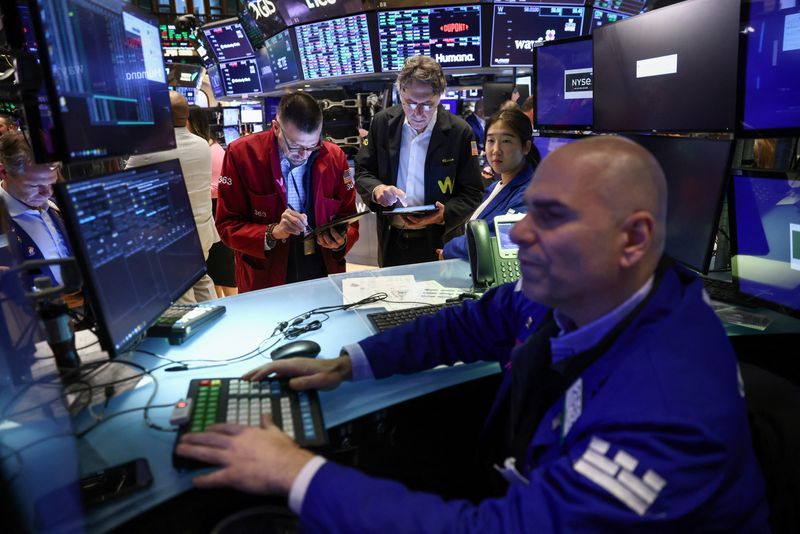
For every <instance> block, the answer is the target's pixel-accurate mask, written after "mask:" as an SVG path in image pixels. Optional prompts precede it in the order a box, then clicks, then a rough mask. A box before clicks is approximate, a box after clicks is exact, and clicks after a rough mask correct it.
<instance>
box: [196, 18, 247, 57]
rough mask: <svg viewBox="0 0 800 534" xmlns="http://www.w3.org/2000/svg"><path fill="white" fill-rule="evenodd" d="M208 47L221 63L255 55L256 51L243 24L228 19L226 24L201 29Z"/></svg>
mask: <svg viewBox="0 0 800 534" xmlns="http://www.w3.org/2000/svg"><path fill="white" fill-rule="evenodd" d="M200 31H202V32H203V35H204V36H205V40H206V43H208V47H209V48H210V49H211V52H213V54H214V56H215V57H216V58H217V61H218V62H220V63H223V62H227V61H233V60H236V59H247V58H252V57H255V55H256V54H255V51H254V50H253V46H252V45H251V44H250V41H249V40H248V39H247V34H246V33H245V31H244V28H242V24H241V23H240V22H239V21H238V20H237V21H228V22H227V23H225V24H219V25H214V26H204V27H203V28H201V29H200Z"/></svg>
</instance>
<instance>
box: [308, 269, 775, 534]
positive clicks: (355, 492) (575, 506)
mask: <svg viewBox="0 0 800 534" xmlns="http://www.w3.org/2000/svg"><path fill="white" fill-rule="evenodd" d="M512 289H513V287H512V286H509V285H506V286H501V287H500V288H498V289H497V290H495V291H493V292H491V293H487V295H486V296H485V297H484V298H483V299H481V300H480V301H478V302H468V303H466V304H465V305H464V306H462V307H459V308H450V309H445V310H443V311H442V312H439V313H438V314H436V315H434V316H431V317H430V318H427V319H422V320H418V321H417V322H416V323H413V324H410V325H407V326H404V327H400V328H399V329H395V330H394V331H392V332H391V333H384V334H379V335H376V336H373V337H371V338H369V339H367V340H364V341H363V342H361V346H362V347H363V349H364V350H365V352H366V354H367V357H368V358H369V359H370V363H371V365H372V368H373V371H374V372H375V375H376V376H377V377H384V376H388V375H390V374H393V373H410V372H413V371H416V370H421V369H425V368H429V367H433V366H434V365H438V364H442V363H445V364H447V363H453V362H454V361H455V360H456V359H460V360H464V361H475V360H479V359H492V358H490V356H489V355H492V354H495V355H500V360H501V362H503V361H506V362H507V361H508V355H509V352H510V351H511V350H512V346H513V343H514V339H515V338H518V337H520V335H521V334H522V335H523V336H524V335H525V332H527V331H528V330H532V329H535V328H536V325H537V324H539V322H541V320H542V318H543V317H544V314H545V312H546V309H545V308H543V307H540V306H536V305H534V304H529V305H524V304H523V303H521V299H520V295H519V293H517V294H514V293H513V291H512ZM654 291H655V293H654V294H653V295H652V296H651V298H650V299H649V300H648V301H647V302H646V304H645V305H644V307H643V308H642V309H641V311H640V313H639V314H638V315H637V316H636V317H635V318H634V319H633V320H632V322H631V323H630V324H629V325H628V327H627V328H626V329H625V330H624V331H623V332H622V333H621V334H620V335H619V336H618V337H617V338H616V340H615V341H614V342H613V344H612V345H611V347H610V348H609V350H608V351H607V352H606V353H605V354H603V356H601V357H600V359H599V360H597V361H595V363H594V364H592V365H591V366H590V367H589V368H588V369H586V370H585V371H584V372H583V374H582V375H581V377H580V379H579V380H578V381H576V384H577V383H578V382H580V384H581V385H582V387H581V388H580V391H581V394H580V395H577V396H576V395H575V390H576V388H575V387H574V386H575V385H573V387H570V388H569V389H568V390H567V393H566V394H565V396H564V397H562V399H561V400H560V401H559V402H556V403H555V404H554V405H553V406H552V407H551V408H550V409H549V410H548V411H547V412H546V413H545V416H544V417H543V418H542V420H541V422H540V423H539V425H538V427H537V429H536V430H535V432H534V437H533V439H532V441H531V449H536V450H537V451H538V454H537V456H536V458H537V460H536V462H535V465H532V466H530V467H529V468H528V469H521V471H522V474H523V475H524V476H525V477H526V478H527V479H528V483H525V482H522V481H518V482H514V483H511V484H510V485H509V488H508V491H507V493H506V495H505V496H504V497H502V498H495V499H487V500H484V501H483V502H481V503H480V504H479V505H473V504H471V503H469V502H467V501H461V500H453V501H444V500H443V499H441V498H440V497H438V496H436V495H432V494H427V493H419V492H412V491H409V490H408V489H406V488H405V487H404V486H402V485H401V484H398V483H396V482H391V481H388V480H379V479H374V478H371V477H368V476H366V475H364V474H362V473H359V472H358V471H356V470H353V469H350V468H345V467H342V466H339V465H336V464H334V463H332V462H328V463H326V464H325V465H324V466H323V467H322V468H321V469H320V470H319V471H318V472H317V474H316V475H315V476H314V478H313V479H312V481H311V484H310V486H309V488H308V492H307V493H306V497H305V500H304V503H303V509H302V511H301V520H302V522H303V524H304V525H305V526H306V527H307V528H308V530H309V531H313V532H318V531H319V532H342V533H353V532H383V533H389V532H475V533H481V534H484V533H486V532H598V531H601V532H615V533H616V532H648V533H650V532H681V531H685V532H767V531H768V527H767V515H768V511H767V505H766V501H765V498H764V491H763V481H762V479H761V474H760V471H759V468H758V465H757V461H756V458H755V456H754V453H753V450H752V446H751V441H750V434H749V430H748V426H747V419H746V415H745V406H744V400H743V398H742V396H741V394H740V385H739V381H738V379H737V376H738V373H737V368H736V362H735V357H734V354H733V351H732V349H731V347H730V344H729V343H728V341H727V339H726V336H725V332H724V330H723V328H722V326H721V324H720V322H719V320H718V319H717V317H716V316H715V315H714V313H713V311H712V310H711V309H710V308H709V306H708V305H706V304H705V303H704V301H703V299H702V284H701V283H700V282H699V280H698V279H697V278H696V277H695V276H694V275H692V274H691V273H689V272H687V271H685V270H684V269H682V268H678V267H670V268H668V269H667V270H666V272H665V273H664V276H663V277H662V279H661V281H660V283H659V284H658V285H657V287H656V289H654ZM528 317H531V318H532V320H530V321H529V320H528ZM526 324H528V325H529V328H525V325H526ZM521 327H522V329H521ZM567 398H568V399H567ZM576 398H577V401H576ZM566 400H568V401H569V402H565V401H566ZM557 418H558V420H560V421H562V422H563V421H566V420H569V421H570V424H569V425H568V428H567V425H564V424H559V425H555V424H554V422H555V421H556V420H557ZM342 488H346V491H342Z"/></svg>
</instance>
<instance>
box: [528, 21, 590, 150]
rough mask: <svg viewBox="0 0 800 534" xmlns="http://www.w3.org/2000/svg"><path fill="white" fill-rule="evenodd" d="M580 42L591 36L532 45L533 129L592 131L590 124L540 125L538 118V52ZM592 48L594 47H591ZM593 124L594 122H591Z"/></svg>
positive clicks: (587, 39) (588, 39)
mask: <svg viewBox="0 0 800 534" xmlns="http://www.w3.org/2000/svg"><path fill="white" fill-rule="evenodd" d="M582 41H592V43H594V40H593V39H592V34H590V33H589V34H586V35H580V36H577V37H570V38H569V39H558V40H556V41H547V42H545V43H543V44H541V45H538V46H536V45H534V47H533V65H532V68H533V73H532V74H531V76H532V77H533V80H534V81H532V82H531V86H532V87H531V96H533V105H534V110H535V113H534V115H533V129H534V130H541V131H548V132H590V131H592V124H541V123H539V121H538V118H539V113H538V110H539V61H538V60H539V50H540V49H542V48H547V47H553V46H557V45H562V44H571V43H578V42H582ZM592 46H594V45H592ZM592 118H593V119H594V53H592ZM592 122H594V120H592ZM547 137H562V136H560V135H548V136H547Z"/></svg>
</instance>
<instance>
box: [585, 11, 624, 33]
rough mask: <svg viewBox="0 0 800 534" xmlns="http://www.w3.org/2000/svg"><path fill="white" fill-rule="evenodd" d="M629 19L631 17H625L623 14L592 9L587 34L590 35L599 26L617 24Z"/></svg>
mask: <svg viewBox="0 0 800 534" xmlns="http://www.w3.org/2000/svg"><path fill="white" fill-rule="evenodd" d="M630 17H631V15H625V14H624V13H616V12H614V11H606V10H605V9H597V8H594V9H592V12H591V14H590V15H589V32H588V33H592V31H594V30H595V29H597V28H599V27H601V26H607V25H609V24H614V23H615V22H619V21H621V20H625V19H627V18H630Z"/></svg>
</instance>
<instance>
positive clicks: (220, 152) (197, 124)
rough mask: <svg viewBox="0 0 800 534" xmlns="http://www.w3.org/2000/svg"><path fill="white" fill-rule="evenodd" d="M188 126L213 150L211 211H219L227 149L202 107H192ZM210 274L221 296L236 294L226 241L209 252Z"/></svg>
mask: <svg viewBox="0 0 800 534" xmlns="http://www.w3.org/2000/svg"><path fill="white" fill-rule="evenodd" d="M186 128H187V129H188V130H189V131H190V132H191V133H193V134H194V135H196V136H198V137H202V138H203V139H205V140H206V142H207V143H208V146H209V150H211V212H212V213H214V214H216V213H217V195H218V192H217V191H218V188H219V177H220V175H221V174H222V161H223V160H224V159H225V149H224V148H222V146H221V145H220V144H219V143H218V142H217V140H216V139H214V137H213V136H212V135H211V126H209V124H208V117H207V116H206V113H205V111H203V108H201V107H200V106H189V120H188V121H187V123H186ZM206 266H207V267H208V276H210V277H211V279H212V280H213V281H214V289H215V291H216V292H217V297H220V298H221V297H227V296H230V295H236V294H237V293H238V290H237V289H236V280H235V276H234V259H233V251H232V250H231V249H229V248H228V247H227V246H225V243H223V242H222V241H217V242H216V243H214V244H213V245H212V246H211V250H209V251H208V260H207V261H206Z"/></svg>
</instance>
